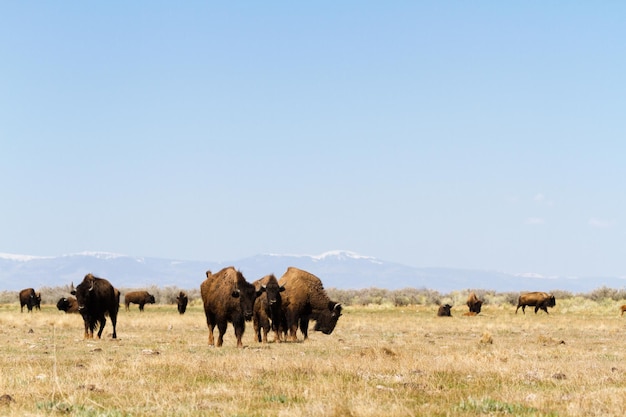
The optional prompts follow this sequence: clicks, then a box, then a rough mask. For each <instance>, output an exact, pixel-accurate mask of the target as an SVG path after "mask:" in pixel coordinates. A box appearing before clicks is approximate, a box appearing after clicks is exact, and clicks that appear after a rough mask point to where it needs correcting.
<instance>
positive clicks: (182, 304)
mask: <svg viewBox="0 0 626 417" xmlns="http://www.w3.org/2000/svg"><path fill="white" fill-rule="evenodd" d="M188 302H189V298H188V297H187V294H185V292H184V291H181V292H180V293H179V294H178V296H177V297H176V304H177V307H178V313H179V314H185V311H186V310H187V303H188Z"/></svg>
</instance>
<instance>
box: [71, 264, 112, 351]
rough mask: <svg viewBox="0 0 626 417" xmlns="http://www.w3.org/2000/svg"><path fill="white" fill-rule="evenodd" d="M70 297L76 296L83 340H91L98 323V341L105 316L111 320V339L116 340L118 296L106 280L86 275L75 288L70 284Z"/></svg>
mask: <svg viewBox="0 0 626 417" xmlns="http://www.w3.org/2000/svg"><path fill="white" fill-rule="evenodd" d="M72 295H75V296H76V302H77V303H78V312H79V313H80V314H81V315H82V316H83V321H84V323H85V339H93V332H94V330H95V329H96V326H97V325H98V323H99V324H100V329H99V330H98V339H100V337H101V336H102V330H104V326H105V325H106V317H105V315H108V316H109V317H110V318H111V325H112V326H113V339H116V338H117V332H116V326H117V313H118V310H119V307H120V306H119V303H120V296H119V291H117V290H116V289H115V288H113V285H111V283H110V282H109V281H108V280H106V279H104V278H98V277H95V276H93V275H91V274H87V275H85V278H84V279H83V281H82V282H81V283H80V284H78V285H77V286H76V288H74V285H73V284H72Z"/></svg>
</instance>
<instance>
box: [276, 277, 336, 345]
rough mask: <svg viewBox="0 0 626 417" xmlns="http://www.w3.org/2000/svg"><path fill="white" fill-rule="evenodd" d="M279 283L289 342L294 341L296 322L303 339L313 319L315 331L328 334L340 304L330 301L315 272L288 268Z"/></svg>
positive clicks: (307, 333) (296, 328)
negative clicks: (282, 288) (282, 291)
mask: <svg viewBox="0 0 626 417" xmlns="http://www.w3.org/2000/svg"><path fill="white" fill-rule="evenodd" d="M278 283H279V284H280V285H281V286H283V287H285V291H284V293H283V296H282V302H283V312H284V314H285V321H286V327H285V328H284V329H283V330H284V331H285V332H287V331H289V338H290V340H291V341H296V340H297V336H296V331H297V330H298V325H299V326H300V331H301V332H302V334H303V336H304V339H305V340H306V339H307V338H308V335H309V320H311V319H313V320H315V322H316V323H315V327H314V329H315V331H321V332H322V333H324V334H331V333H332V332H333V330H334V329H335V326H336V325H337V321H338V320H339V317H340V316H341V309H342V307H341V304H339V303H337V302H334V301H331V300H330V298H328V295H327V294H326V291H325V290H324V286H323V285H322V281H321V280H320V279H319V278H318V277H316V276H315V275H313V274H311V273H309V272H306V271H303V270H301V269H298V268H294V267H289V268H288V269H287V272H285V273H284V274H283V276H282V277H281V278H280V280H279V281H278Z"/></svg>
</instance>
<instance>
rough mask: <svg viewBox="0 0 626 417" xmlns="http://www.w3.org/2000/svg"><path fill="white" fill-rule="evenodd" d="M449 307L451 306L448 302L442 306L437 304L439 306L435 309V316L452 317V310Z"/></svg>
mask: <svg viewBox="0 0 626 417" xmlns="http://www.w3.org/2000/svg"><path fill="white" fill-rule="evenodd" d="M451 308H452V306H451V305H450V304H444V305H442V306H439V308H438V309H437V316H438V317H452V312H451V311H450V309H451Z"/></svg>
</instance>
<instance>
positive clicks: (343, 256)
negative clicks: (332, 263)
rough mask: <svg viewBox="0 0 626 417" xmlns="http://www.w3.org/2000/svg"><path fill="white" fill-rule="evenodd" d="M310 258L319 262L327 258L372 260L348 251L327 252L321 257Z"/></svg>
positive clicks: (369, 257)
mask: <svg viewBox="0 0 626 417" xmlns="http://www.w3.org/2000/svg"><path fill="white" fill-rule="evenodd" d="M311 258H313V259H316V260H318V261H321V260H323V259H327V258H338V259H346V258H349V259H374V258H372V257H371V256H363V255H359V254H358V253H356V252H352V251H349V250H331V251H328V252H324V253H322V254H321V255H317V256H313V255H312V256H311Z"/></svg>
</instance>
